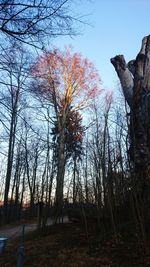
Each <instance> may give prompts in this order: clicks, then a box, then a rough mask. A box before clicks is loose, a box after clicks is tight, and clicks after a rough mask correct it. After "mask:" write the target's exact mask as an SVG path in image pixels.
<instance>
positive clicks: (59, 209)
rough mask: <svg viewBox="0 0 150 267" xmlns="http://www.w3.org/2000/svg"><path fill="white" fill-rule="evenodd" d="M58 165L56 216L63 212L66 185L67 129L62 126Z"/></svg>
mask: <svg viewBox="0 0 150 267" xmlns="http://www.w3.org/2000/svg"><path fill="white" fill-rule="evenodd" d="M58 143H59V144H58V165H57V177H56V199H55V208H56V218H58V217H60V216H61V214H62V207H63V187H64V175H65V130H64V128H62V130H61V132H60V135H59V141H58Z"/></svg>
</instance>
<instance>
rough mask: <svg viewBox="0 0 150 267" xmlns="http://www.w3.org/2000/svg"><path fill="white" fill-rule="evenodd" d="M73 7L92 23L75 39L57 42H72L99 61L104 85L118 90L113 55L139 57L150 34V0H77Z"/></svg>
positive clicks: (130, 57) (57, 42) (129, 57)
mask: <svg viewBox="0 0 150 267" xmlns="http://www.w3.org/2000/svg"><path fill="white" fill-rule="evenodd" d="M70 8H71V9H72V10H73V11H74V12H75V13H77V14H80V15H85V18H84V20H85V21H87V22H89V24H90V25H91V26H88V25H85V26H84V30H82V34H81V35H79V36H76V37H74V38H73V39H71V38H70V37H59V38H57V39H56V40H55V41H54V43H53V44H54V45H56V46H57V47H59V48H63V47H64V45H69V44H71V45H72V46H73V47H74V50H75V51H77V52H81V53H82V54H83V55H84V56H85V57H88V58H89V59H90V60H92V61H93V62H94V63H95V65H96V67H97V69H98V71H99V73H100V76H101V79H102V81H103V84H104V87H106V88H109V89H114V88H115V86H116V82H117V75H116V73H115V71H114V69H113V66H112V65H111V63H110V58H111V57H113V56H115V55H116V54H124V56H125V58H126V60H127V61H129V60H131V59H134V58H135V57H136V55H137V53H138V52H139V49H140V47H141V40H142V38H143V37H144V36H145V35H148V34H150V0H81V1H80V0H74V4H73V5H72V7H70Z"/></svg>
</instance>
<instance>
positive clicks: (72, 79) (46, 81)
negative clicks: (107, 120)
mask: <svg viewBox="0 0 150 267" xmlns="http://www.w3.org/2000/svg"><path fill="white" fill-rule="evenodd" d="M31 70H32V75H33V76H34V78H36V79H38V80H39V81H42V82H43V86H42V87H40V90H42V93H43V94H45V95H47V96H50V95H51V94H52V93H53V91H55V97H56V98H57V102H58V104H59V103H60V102H61V101H62V100H63V101H65V103H68V104H69V105H70V104H71V105H72V104H73V105H75V107H76V108H81V107H84V106H85V105H87V104H89V102H90V101H91V100H92V99H93V98H94V97H96V96H97V95H98V94H99V93H100V92H101V89H100V85H101V80H100V77H99V74H98V72H97V70H96V68H95V66H94V64H93V63H92V62H91V61H89V60H88V59H87V58H83V56H82V55H81V54H80V53H72V51H71V49H70V48H65V50H64V52H61V51H60V50H58V49H55V50H54V51H52V52H45V53H44V54H43V55H42V56H40V57H39V58H38V60H37V62H36V63H35V64H34V65H33V66H32V68H31ZM49 99H50V100H51V102H52V98H49Z"/></svg>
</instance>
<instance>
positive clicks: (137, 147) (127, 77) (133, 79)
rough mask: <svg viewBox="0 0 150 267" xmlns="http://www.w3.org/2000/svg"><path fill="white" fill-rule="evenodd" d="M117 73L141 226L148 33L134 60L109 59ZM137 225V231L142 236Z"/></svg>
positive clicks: (149, 127)
mask: <svg viewBox="0 0 150 267" xmlns="http://www.w3.org/2000/svg"><path fill="white" fill-rule="evenodd" d="M111 63H112V64H113V66H114V67H115V70H116V72H117V74H118V76H119V79H120V82H121V85H122V89H123V93H124V96H125V99H126V101H127V103H128V104H129V107H130V110H131V112H130V114H129V115H130V127H129V133H130V149H129V155H130V158H131V161H132V167H133V170H134V177H133V178H134V188H133V190H134V191H135V192H136V202H137V201H138V204H137V203H136V208H137V207H138V209H139V212H138V214H140V215H139V216H140V218H138V219H139V220H140V224H141V220H142V218H143V222H142V223H143V225H144V229H145V230H146V225H148V222H149V220H150V215H149V214H148V213H149V211H148V206H149V203H150V172H149V170H150V36H146V37H144V38H143V41H142V47H141V50H140V52H139V53H138V55H137V57H136V59H135V60H131V61H130V62H129V63H128V64H126V62H125V59H124V57H123V56H122V55H118V56H116V57H114V58H112V59H111ZM142 227H143V226H141V227H140V228H141V234H142V237H143V239H145V233H143V229H142Z"/></svg>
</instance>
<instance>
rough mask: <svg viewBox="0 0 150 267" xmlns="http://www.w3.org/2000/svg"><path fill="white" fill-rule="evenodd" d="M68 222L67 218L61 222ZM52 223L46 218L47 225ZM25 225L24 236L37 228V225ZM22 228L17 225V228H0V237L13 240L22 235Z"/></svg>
mask: <svg viewBox="0 0 150 267" xmlns="http://www.w3.org/2000/svg"><path fill="white" fill-rule="evenodd" d="M68 221H69V219H68V217H67V216H65V217H64V218H63V222H64V223H67V222H68ZM53 224H54V222H53V220H52V219H51V218H48V220H47V225H53ZM24 225H25V234H26V233H29V232H32V231H34V230H36V228H37V223H27V224H24ZM22 228H23V224H20V225H17V226H7V227H3V228H0V237H7V238H8V239H15V238H17V237H19V236H21V234H22Z"/></svg>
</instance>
